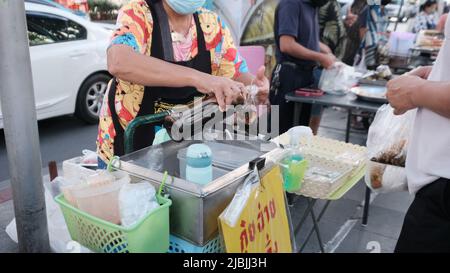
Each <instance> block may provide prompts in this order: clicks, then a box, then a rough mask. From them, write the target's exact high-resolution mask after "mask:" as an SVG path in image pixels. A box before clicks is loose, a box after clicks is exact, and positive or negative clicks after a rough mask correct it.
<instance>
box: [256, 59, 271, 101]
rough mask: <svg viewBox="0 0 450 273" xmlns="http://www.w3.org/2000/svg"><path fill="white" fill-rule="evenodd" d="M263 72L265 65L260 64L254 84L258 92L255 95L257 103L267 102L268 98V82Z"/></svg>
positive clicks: (264, 71)
mask: <svg viewBox="0 0 450 273" xmlns="http://www.w3.org/2000/svg"><path fill="white" fill-rule="evenodd" d="M265 73H266V67H265V66H261V67H260V68H259V69H258V72H257V73H256V78H255V85H256V86H258V94H257V95H256V99H257V102H258V104H267V103H268V100H269V90H270V82H269V79H268V78H267V77H266V74H265Z"/></svg>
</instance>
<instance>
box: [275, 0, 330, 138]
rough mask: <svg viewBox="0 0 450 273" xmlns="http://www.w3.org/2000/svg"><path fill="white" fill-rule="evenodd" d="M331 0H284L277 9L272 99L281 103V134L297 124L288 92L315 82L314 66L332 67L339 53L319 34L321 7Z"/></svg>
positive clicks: (306, 117)
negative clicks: (287, 98) (275, 62)
mask: <svg viewBox="0 0 450 273" xmlns="http://www.w3.org/2000/svg"><path fill="white" fill-rule="evenodd" d="M327 2H328V0H281V2H280V3H279V5H278V7H277V10H276V13H275V26H274V30H275V41H276V45H277V52H276V58H277V66H276V67H275V69H274V72H273V75H272V87H271V94H270V101H271V104H272V105H279V106H280V117H282V118H280V122H279V129H280V134H281V133H284V132H286V131H287V130H288V129H289V128H291V127H292V126H293V113H294V111H293V109H294V106H293V103H287V102H286V100H285V95H286V94H287V93H289V92H292V91H295V90H296V89H299V88H303V87H308V86H310V85H312V84H313V83H314V77H313V70H314V68H315V67H316V66H317V65H318V64H320V65H321V66H323V67H324V68H329V67H331V66H332V65H333V64H334V62H335V60H336V57H335V56H334V55H333V54H332V53H331V50H330V48H329V47H328V46H326V45H324V44H322V43H321V42H320V38H319V22H318V9H319V7H321V6H323V5H324V4H326V3H327ZM310 116H311V106H310V105H304V107H302V113H301V116H300V124H301V125H306V126H308V125H309V122H310Z"/></svg>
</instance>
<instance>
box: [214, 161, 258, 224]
mask: <svg viewBox="0 0 450 273" xmlns="http://www.w3.org/2000/svg"><path fill="white" fill-rule="evenodd" d="M253 185H259V175H258V171H257V170H254V171H253V172H251V173H250V174H249V175H248V177H247V178H246V179H245V181H244V184H242V186H240V187H239V188H238V190H237V191H236V194H235V195H234V197H233V200H231V203H230V204H229V205H228V207H227V208H226V209H225V211H224V212H223V214H222V220H223V221H224V222H225V223H226V224H227V225H229V226H230V227H235V226H236V224H237V221H238V220H239V217H240V216H241V213H242V210H243V209H244V207H245V205H246V204H247V201H248V199H249V197H250V194H251V193H252V189H253Z"/></svg>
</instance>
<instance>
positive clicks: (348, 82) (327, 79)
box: [319, 62, 358, 95]
mask: <svg viewBox="0 0 450 273" xmlns="http://www.w3.org/2000/svg"><path fill="white" fill-rule="evenodd" d="M357 82H358V73H356V72H355V68H353V67H351V66H348V65H346V64H344V63H341V62H337V63H335V64H334V65H333V66H332V67H331V68H330V69H324V70H323V71H322V76H321V77H320V81H319V89H321V90H323V91H325V92H327V93H330V94H335V95H344V94H346V93H348V92H349V91H350V88H352V87H353V86H354V85H355V84H356V83H357Z"/></svg>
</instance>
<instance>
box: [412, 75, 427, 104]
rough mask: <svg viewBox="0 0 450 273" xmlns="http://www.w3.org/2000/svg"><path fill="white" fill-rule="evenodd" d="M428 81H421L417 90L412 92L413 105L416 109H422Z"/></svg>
mask: <svg viewBox="0 0 450 273" xmlns="http://www.w3.org/2000/svg"><path fill="white" fill-rule="evenodd" d="M426 85H427V81H426V80H424V79H420V81H419V82H418V84H417V86H416V88H414V89H412V90H411V93H410V100H411V102H412V104H413V105H414V106H416V107H421V103H420V102H421V101H423V95H424V93H425V89H426Z"/></svg>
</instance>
